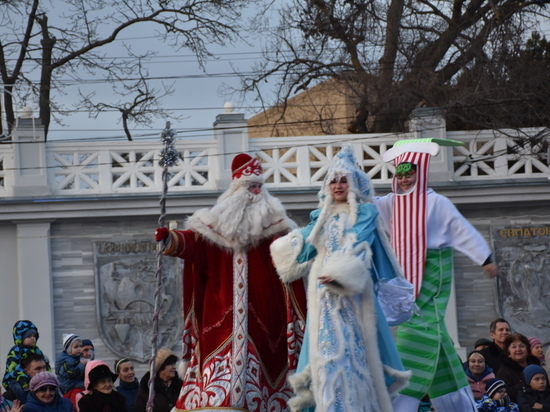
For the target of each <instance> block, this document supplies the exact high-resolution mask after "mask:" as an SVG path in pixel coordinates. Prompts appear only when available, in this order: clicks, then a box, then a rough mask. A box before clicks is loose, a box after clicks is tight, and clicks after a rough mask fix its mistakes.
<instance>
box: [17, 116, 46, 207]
mask: <svg viewBox="0 0 550 412" xmlns="http://www.w3.org/2000/svg"><path fill="white" fill-rule="evenodd" d="M13 154H14V168H15V171H14V185H13V196H15V197H42V196H49V195H51V193H52V190H51V188H50V186H49V185H48V168H47V167H46V166H47V162H46V142H45V138H44V126H42V123H41V122H40V120H39V119H35V118H22V119H19V124H18V127H17V130H16V132H15V133H14V135H13Z"/></svg>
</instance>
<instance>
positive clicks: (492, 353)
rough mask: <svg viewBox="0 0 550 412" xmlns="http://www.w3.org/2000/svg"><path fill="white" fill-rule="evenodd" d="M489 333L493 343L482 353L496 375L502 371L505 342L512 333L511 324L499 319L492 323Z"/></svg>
mask: <svg viewBox="0 0 550 412" xmlns="http://www.w3.org/2000/svg"><path fill="white" fill-rule="evenodd" d="M489 333H490V334H491V339H493V342H492V343H491V344H490V345H489V346H488V347H487V348H485V349H483V350H482V351H481V353H482V354H483V356H484V357H485V363H486V364H487V366H488V367H490V368H491V369H492V370H493V372H494V373H495V374H496V373H497V371H498V370H499V369H500V357H501V355H502V354H503V353H504V341H505V340H506V337H507V336H508V335H510V333H512V330H511V329H510V324H509V323H508V321H506V319H503V318H498V319H495V320H494V321H492V322H491V325H490V326H489Z"/></svg>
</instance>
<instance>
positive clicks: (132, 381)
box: [115, 358, 139, 412]
mask: <svg viewBox="0 0 550 412" xmlns="http://www.w3.org/2000/svg"><path fill="white" fill-rule="evenodd" d="M115 373H116V374H117V375H118V382H119V385H118V386H117V387H116V390H117V391H118V392H119V393H121V394H122V395H123V396H124V397H125V398H126V407H127V409H128V412H134V410H135V408H134V405H135V403H136V397H137V394H138V391H139V381H138V379H137V378H136V373H135V371H134V363H133V362H132V361H131V360H130V359H126V358H122V359H119V360H117V361H116V362H115Z"/></svg>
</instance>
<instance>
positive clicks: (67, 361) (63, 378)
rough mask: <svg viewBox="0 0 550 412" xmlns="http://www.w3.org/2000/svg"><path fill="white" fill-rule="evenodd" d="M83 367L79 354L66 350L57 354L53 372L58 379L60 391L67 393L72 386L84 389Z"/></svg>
mask: <svg viewBox="0 0 550 412" xmlns="http://www.w3.org/2000/svg"><path fill="white" fill-rule="evenodd" d="M84 369H85V366H84V364H83V363H81V362H80V356H77V355H69V354H68V353H67V352H66V351H63V352H61V353H60V354H59V355H57V359H56V360H55V374H56V375H57V379H58V380H59V389H61V393H67V392H69V391H70V390H71V389H74V388H82V389H84Z"/></svg>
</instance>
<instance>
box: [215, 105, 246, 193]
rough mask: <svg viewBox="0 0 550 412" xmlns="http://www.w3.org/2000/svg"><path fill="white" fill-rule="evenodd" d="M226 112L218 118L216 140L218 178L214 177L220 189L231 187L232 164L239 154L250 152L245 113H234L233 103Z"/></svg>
mask: <svg viewBox="0 0 550 412" xmlns="http://www.w3.org/2000/svg"><path fill="white" fill-rule="evenodd" d="M224 107H225V112H224V113H222V114H219V115H217V116H216V121H215V122H214V138H215V139H216V142H217V149H218V161H217V165H218V167H217V168H216V169H217V172H218V175H217V176H212V181H213V182H215V184H216V186H217V188H218V189H222V190H223V189H225V188H227V187H229V183H230V182H231V162H232V161H233V158H234V157H235V156H236V155H237V154H239V153H244V152H248V123H247V121H246V119H245V117H244V114H243V113H234V106H233V105H232V104H231V103H226V104H225V106H224Z"/></svg>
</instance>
